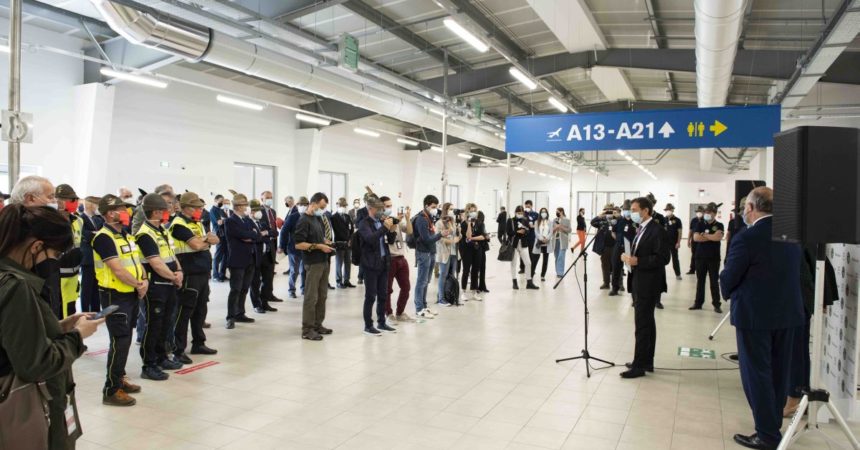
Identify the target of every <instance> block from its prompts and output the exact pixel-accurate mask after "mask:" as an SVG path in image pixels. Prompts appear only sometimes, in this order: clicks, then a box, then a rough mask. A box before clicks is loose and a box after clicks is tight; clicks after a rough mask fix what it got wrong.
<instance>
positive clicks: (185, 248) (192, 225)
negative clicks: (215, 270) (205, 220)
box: [167, 214, 209, 255]
mask: <svg viewBox="0 0 860 450" xmlns="http://www.w3.org/2000/svg"><path fill="white" fill-rule="evenodd" d="M176 227H185V228H188V229H189V230H191V233H193V234H194V236H197V237H199V238H200V239H205V238H206V230H204V229H203V224H202V223H200V222H195V221H193V220H192V221H187V220H185V218H184V217H182V216H181V215H178V214H177V215H176V217H174V218H173V222H170V228H168V230H167V233H168V234H169V235H170V236H171V237H172V236H173V229H174V228H176ZM173 245H174V249H175V253H176V254H177V255H181V254H183V253H195V252H208V251H209V250H194V249H192V248H191V246H190V245H188V243H187V242H184V241H180V240H177V241H174V242H173Z"/></svg>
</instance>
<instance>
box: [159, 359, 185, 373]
mask: <svg viewBox="0 0 860 450" xmlns="http://www.w3.org/2000/svg"><path fill="white" fill-rule="evenodd" d="M183 365H184V364H182V363H181V362H179V361H171V360H169V359H165V360H164V361H161V362H159V363H158V367H160V368H161V370H179V369H181V368H182V366H183Z"/></svg>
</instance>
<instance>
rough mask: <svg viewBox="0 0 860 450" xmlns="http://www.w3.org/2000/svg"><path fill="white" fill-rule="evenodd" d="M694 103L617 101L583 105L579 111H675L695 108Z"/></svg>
mask: <svg viewBox="0 0 860 450" xmlns="http://www.w3.org/2000/svg"><path fill="white" fill-rule="evenodd" d="M695 107H696V102H679V101H671V102H658V101H631V100H619V101H617V102H606V103H594V104H591V105H584V106H582V107H581V108H580V109H579V112H581V113H588V112H617V111H646V110H652V109H676V108H695Z"/></svg>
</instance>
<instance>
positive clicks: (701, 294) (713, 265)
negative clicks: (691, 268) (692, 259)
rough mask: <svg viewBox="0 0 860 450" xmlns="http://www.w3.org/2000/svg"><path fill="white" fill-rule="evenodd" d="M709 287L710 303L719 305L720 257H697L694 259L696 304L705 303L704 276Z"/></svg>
mask: <svg viewBox="0 0 860 450" xmlns="http://www.w3.org/2000/svg"><path fill="white" fill-rule="evenodd" d="M706 277H707V278H708V280H709V283H710V287H711V303H712V304H713V305H714V306H715V307H716V306H720V259H719V258H708V259H702V258H699V259H697V260H696V303H695V305H696V306H702V305H704V304H705V278H706Z"/></svg>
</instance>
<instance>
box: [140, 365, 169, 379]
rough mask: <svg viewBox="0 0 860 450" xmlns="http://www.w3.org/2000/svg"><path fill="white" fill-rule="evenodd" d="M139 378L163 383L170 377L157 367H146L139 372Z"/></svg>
mask: <svg viewBox="0 0 860 450" xmlns="http://www.w3.org/2000/svg"><path fill="white" fill-rule="evenodd" d="M140 377H141V378H143V379H144V380H152V381H164V380H166V379H168V378H170V375H168V374H166V373H164V372H163V371H162V370H161V369H160V368H158V367H157V366H146V367H144V368H143V370H141V371H140Z"/></svg>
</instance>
